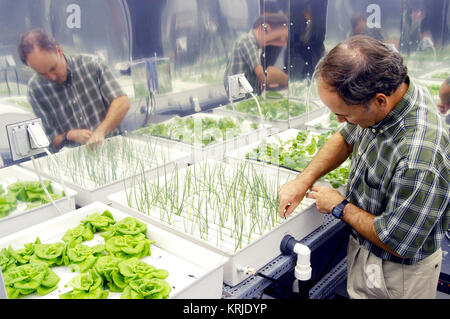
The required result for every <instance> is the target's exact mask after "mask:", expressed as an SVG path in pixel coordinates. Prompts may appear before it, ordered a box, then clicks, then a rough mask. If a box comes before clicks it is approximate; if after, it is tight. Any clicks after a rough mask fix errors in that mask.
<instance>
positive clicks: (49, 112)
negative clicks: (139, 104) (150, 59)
mask: <svg viewBox="0 0 450 319" xmlns="http://www.w3.org/2000/svg"><path fill="white" fill-rule="evenodd" d="M19 55H20V58H21V60H22V62H23V63H24V64H26V65H28V66H29V67H31V68H32V69H33V70H34V71H36V74H35V75H33V76H32V78H31V79H30V81H29V82H28V99H29V101H30V104H31V106H32V108H33V111H34V113H35V114H36V115H37V116H38V117H40V118H41V119H42V123H43V125H44V128H45V131H46V133H47V135H48V137H49V139H50V141H51V147H52V148H53V149H56V150H58V149H60V148H61V147H62V146H64V145H65V144H66V143H70V144H72V145H77V144H85V143H86V144H90V143H100V142H101V141H103V139H104V138H105V136H106V135H108V134H115V133H117V129H116V127H117V126H118V125H119V124H120V122H121V121H122V119H123V118H124V117H125V115H126V113H127V112H128V109H129V108H130V103H129V101H128V98H127V96H126V95H125V93H124V92H123V91H122V89H121V88H120V86H119V84H118V82H117V81H116V79H115V78H114V76H113V74H112V73H111V71H110V70H109V68H108V67H107V65H106V64H105V63H103V62H102V61H100V60H98V59H95V58H93V57H91V56H86V55H78V56H69V55H67V54H64V53H63V52H62V50H61V48H60V46H59V44H58V43H57V42H56V41H55V39H53V38H52V37H51V36H49V35H47V34H46V33H44V32H43V31H41V30H38V29H35V30H31V31H29V32H27V33H26V34H24V35H23V36H22V38H21V40H20V44H19Z"/></svg>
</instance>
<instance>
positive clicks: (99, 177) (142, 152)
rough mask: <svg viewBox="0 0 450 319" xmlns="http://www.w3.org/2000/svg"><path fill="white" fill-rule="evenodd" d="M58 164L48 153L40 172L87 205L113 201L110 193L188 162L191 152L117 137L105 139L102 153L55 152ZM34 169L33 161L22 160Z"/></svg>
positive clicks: (40, 160)
mask: <svg viewBox="0 0 450 319" xmlns="http://www.w3.org/2000/svg"><path fill="white" fill-rule="evenodd" d="M53 156H54V158H55V160H56V162H57V163H58V167H56V166H55V165H54V163H53V161H51V158H49V157H48V156H46V157H41V158H38V159H37V160H36V162H37V169H38V171H39V172H40V173H41V174H42V175H43V176H45V177H46V178H49V179H52V180H54V181H57V182H58V181H60V174H61V177H62V179H63V181H64V184H65V185H68V186H69V187H71V188H73V189H74V190H76V191H77V195H76V197H75V201H76V204H77V205H79V206H84V205H87V204H90V203H92V202H94V201H101V202H104V203H106V204H109V202H108V198H107V196H108V195H109V194H111V193H114V192H117V191H119V190H121V189H123V188H124V187H125V185H127V184H129V183H130V182H132V180H133V178H134V177H135V176H137V175H140V174H141V173H142V172H143V173H144V174H145V175H146V176H147V177H153V176H158V175H161V174H164V172H165V170H167V171H170V170H173V169H174V168H175V167H183V166H186V165H187V164H188V160H189V154H188V153H186V152H183V151H181V150H177V149H170V148H169V147H168V146H167V145H163V144H161V143H159V141H158V140H157V139H147V140H146V141H141V140H136V139H133V138H128V137H123V136H115V137H112V138H109V139H106V140H105V141H103V144H102V146H101V149H100V150H99V151H98V153H92V152H89V151H87V146H80V147H76V148H68V149H66V150H62V151H60V152H58V153H56V154H54V155H53ZM20 165H22V166H23V167H25V168H27V169H30V170H33V171H34V166H33V163H32V162H30V161H28V162H24V163H21V164H20Z"/></svg>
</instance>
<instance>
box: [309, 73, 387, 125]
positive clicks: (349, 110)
mask: <svg viewBox="0 0 450 319" xmlns="http://www.w3.org/2000/svg"><path fill="white" fill-rule="evenodd" d="M317 91H318V93H319V97H320V99H321V100H322V102H323V103H324V104H325V105H326V106H327V107H328V108H329V109H330V111H331V112H333V113H334V114H336V118H337V120H338V121H339V122H341V123H342V122H347V123H349V124H354V125H359V126H361V127H362V128H367V127H370V126H373V125H375V124H376V123H377V122H378V120H379V118H380V114H379V112H378V111H377V108H376V107H374V106H373V105H371V104H369V105H368V106H364V105H347V104H346V103H345V102H344V100H343V99H342V98H341V97H340V96H339V94H338V93H337V92H336V91H334V90H332V89H331V87H330V86H329V85H328V84H327V83H325V82H324V81H323V80H322V79H321V77H320V76H319V78H318V81H317Z"/></svg>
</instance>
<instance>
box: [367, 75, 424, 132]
mask: <svg viewBox="0 0 450 319" xmlns="http://www.w3.org/2000/svg"><path fill="white" fill-rule="evenodd" d="M405 82H406V83H407V84H408V85H409V86H408V90H407V91H406V93H405V94H404V95H403V97H402V98H401V100H400V102H399V103H398V104H397V105H396V106H395V107H394V108H393V109H392V111H391V112H390V113H389V114H388V115H387V116H386V117H385V118H384V119H383V120H381V121H380V122H379V123H377V124H375V125H374V126H372V127H371V129H375V130H377V131H386V130H387V129H389V128H390V127H392V126H394V125H396V124H398V123H399V122H401V121H402V120H403V118H404V117H405V115H406V114H408V113H409V111H410V110H411V109H412V107H413V106H414V104H415V103H414V101H415V100H416V98H417V88H416V86H415V84H414V82H413V81H411V80H410V78H409V77H408V76H407V77H406V79H405Z"/></svg>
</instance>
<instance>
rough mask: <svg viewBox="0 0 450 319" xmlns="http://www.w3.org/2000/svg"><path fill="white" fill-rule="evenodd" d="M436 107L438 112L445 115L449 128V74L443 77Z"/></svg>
mask: <svg viewBox="0 0 450 319" xmlns="http://www.w3.org/2000/svg"><path fill="white" fill-rule="evenodd" d="M437 107H438V110H439V112H440V113H441V114H442V115H444V116H446V122H447V125H449V129H450V114H447V113H448V110H450V76H449V77H447V79H445V81H444V82H443V83H442V85H441V88H440V89H439V102H438V105H437Z"/></svg>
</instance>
